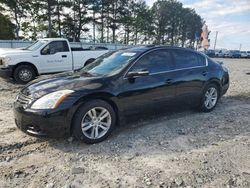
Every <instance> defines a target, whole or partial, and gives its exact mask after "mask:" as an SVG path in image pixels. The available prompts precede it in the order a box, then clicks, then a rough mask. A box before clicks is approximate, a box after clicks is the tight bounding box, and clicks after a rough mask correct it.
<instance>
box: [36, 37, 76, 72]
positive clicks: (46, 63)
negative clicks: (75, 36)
mask: <svg viewBox="0 0 250 188" xmlns="http://www.w3.org/2000/svg"><path fill="white" fill-rule="evenodd" d="M38 66H39V70H41V71H40V72H41V73H53V72H62V71H69V70H71V69H72V56H71V52H70V51H69V47H68V44H67V42H66V41H53V42H50V43H49V44H48V45H47V46H45V47H44V48H43V49H42V50H41V58H40V61H39V65H38Z"/></svg>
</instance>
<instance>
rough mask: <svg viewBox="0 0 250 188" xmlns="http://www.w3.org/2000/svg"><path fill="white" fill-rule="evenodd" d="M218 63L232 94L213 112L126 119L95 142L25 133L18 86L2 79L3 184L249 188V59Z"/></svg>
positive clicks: (0, 167) (181, 111)
mask: <svg viewBox="0 0 250 188" xmlns="http://www.w3.org/2000/svg"><path fill="white" fill-rule="evenodd" d="M220 60H221V59H220ZM223 61H224V64H225V65H226V66H227V67H228V68H229V71H230V89H229V91H228V93H227V94H226V95H225V96H224V97H223V98H222V99H221V101H220V102H219V104H218V106H217V108H216V109H215V110H214V111H213V112H211V113H199V112H196V111H194V110H192V109H189V108H178V109H171V110H170V109H168V110H167V109H166V110H164V112H161V113H156V114H153V115H151V116H148V115H140V116H135V117H130V119H129V121H127V123H126V124H125V125H124V126H123V127H118V128H117V129H116V130H115V132H114V133H113V134H112V136H111V137H110V138H109V139H108V140H106V141H104V142H102V143H99V144H95V145H86V144H84V143H81V142H79V141H76V140H72V139H69V140H68V139H60V140H55V139H37V138H33V137H30V136H28V135H26V134H23V133H22V132H21V131H19V130H18V129H17V128H16V126H15V124H14V119H13V113H12V103H13V101H14V99H15V96H16V93H17V91H18V90H19V89H20V88H21V86H16V85H14V84H13V83H9V82H6V81H4V80H3V79H0V104H1V106H0V126H1V129H0V185H1V186H0V187H25V188H26V187H36V188H37V187H188V186H189V187H250V152H249V151H250V84H249V83H250V77H249V76H248V75H247V74H246V72H248V71H249V69H250V60H247V59H242V60H239V59H236V60H234V59H223Z"/></svg>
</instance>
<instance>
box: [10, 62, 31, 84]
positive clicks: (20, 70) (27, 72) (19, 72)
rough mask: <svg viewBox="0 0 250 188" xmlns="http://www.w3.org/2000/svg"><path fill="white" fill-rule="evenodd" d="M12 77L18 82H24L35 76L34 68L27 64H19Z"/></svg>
mask: <svg viewBox="0 0 250 188" xmlns="http://www.w3.org/2000/svg"><path fill="white" fill-rule="evenodd" d="M13 76H14V79H15V81H16V82H17V83H19V84H26V83H28V82H30V81H31V80H33V79H34V78H35V76H36V73H35V70H34V69H33V68H32V67H31V66H29V65H19V66H18V67H17V68H16V69H15V71H14V75H13Z"/></svg>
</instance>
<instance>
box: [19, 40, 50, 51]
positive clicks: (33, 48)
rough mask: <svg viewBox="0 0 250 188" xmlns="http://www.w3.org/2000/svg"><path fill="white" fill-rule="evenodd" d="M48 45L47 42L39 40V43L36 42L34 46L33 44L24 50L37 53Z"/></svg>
mask: <svg viewBox="0 0 250 188" xmlns="http://www.w3.org/2000/svg"><path fill="white" fill-rule="evenodd" d="M46 43H47V40H38V41H36V42H34V43H33V44H31V45H30V46H28V47H26V48H24V50H30V51H35V50H37V49H39V48H40V47H41V46H42V45H44V44H46Z"/></svg>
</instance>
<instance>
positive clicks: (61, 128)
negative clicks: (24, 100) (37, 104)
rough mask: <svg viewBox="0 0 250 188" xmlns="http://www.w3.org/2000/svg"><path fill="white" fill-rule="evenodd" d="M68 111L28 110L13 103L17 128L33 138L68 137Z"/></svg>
mask: <svg viewBox="0 0 250 188" xmlns="http://www.w3.org/2000/svg"><path fill="white" fill-rule="evenodd" d="M68 111H69V110H67V109H64V110H60V111H55V110H53V111H48V110H47V111H46V110H30V109H24V108H23V107H22V106H19V104H18V103H17V102H15V103H14V117H15V123H16V125H17V127H18V128H19V129H20V130H22V131H23V132H25V133H27V134H29V135H33V136H38V137H42V136H46V137H64V136H68V135H70V125H71V118H70V117H69V113H68Z"/></svg>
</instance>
